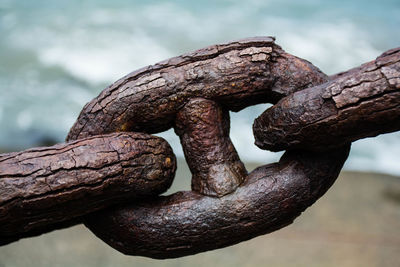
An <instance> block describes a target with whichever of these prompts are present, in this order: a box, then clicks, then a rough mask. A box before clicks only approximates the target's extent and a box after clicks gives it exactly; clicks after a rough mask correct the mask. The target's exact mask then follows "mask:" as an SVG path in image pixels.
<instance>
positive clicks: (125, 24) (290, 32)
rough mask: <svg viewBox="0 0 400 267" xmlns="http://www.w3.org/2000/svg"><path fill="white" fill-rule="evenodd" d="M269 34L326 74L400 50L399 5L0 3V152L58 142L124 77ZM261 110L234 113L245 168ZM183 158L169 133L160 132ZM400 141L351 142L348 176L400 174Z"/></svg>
mask: <svg viewBox="0 0 400 267" xmlns="http://www.w3.org/2000/svg"><path fill="white" fill-rule="evenodd" d="M259 35H263V36H265V35H272V36H275V37H276V38H277V43H278V44H280V45H281V46H282V47H283V48H284V49H285V50H286V51H288V52H290V53H293V54H295V55H297V56H300V57H303V58H305V59H307V60H309V61H311V62H313V63H314V64H315V65H316V66H318V67H319V68H321V69H322V70H323V71H324V72H325V73H327V74H333V73H336V72H339V71H344V70H347V69H349V68H352V67H355V66H358V65H359V64H361V63H363V62H366V61H370V60H373V59H374V58H375V57H377V56H378V55H379V54H381V53H382V52H384V51H385V50H388V49H390V48H393V47H396V46H399V45H400V1H399V0H370V1H363V0H355V1H354V0H353V1H344V0H339V1H323V0H303V1H289V0H247V1H238V0H223V1H211V0H207V1H189V0H186V1H183V0H182V1H178V0H175V1H149V0H146V1H144V0H143V1H122V0H114V1H106V0H96V1H95V0H86V1H85V0H79V1H78V0H65V1H50V0H49V1H46V0H36V1H28V0H25V1H23V0H19V1H15V0H0V148H4V149H11V150H18V149H24V148H27V147H31V146H35V145H38V144H42V143H49V142H50V143H51V142H53V141H54V142H62V141H63V140H64V138H65V136H66V134H67V132H68V129H69V128H70V127H71V126H72V124H73V123H74V121H75V119H76V117H77V116H78V114H79V112H80V110H81V108H82V107H83V105H84V104H85V103H86V102H88V101H90V100H91V99H92V98H93V97H95V96H97V95H98V94H99V92H100V91H101V90H102V89H103V88H105V87H106V86H107V85H109V84H110V83H112V82H113V81H115V80H117V79H118V78H120V77H122V76H124V75H125V74H127V73H129V72H131V71H133V70H135V69H137V68H140V67H143V66H146V65H149V64H154V63H156V62H158V61H160V60H163V59H166V58H169V57H172V56H176V55H179V54H182V53H184V52H188V51H191V50H194V49H198V48H201V47H204V46H207V45H210V44H215V43H219V42H225V41H230V40H235V39H240V38H244V37H251V36H259ZM266 107H267V106H266V105H258V106H255V107H252V108H248V109H245V110H244V111H242V112H240V113H237V114H232V127H231V128H232V130H231V136H232V139H233V142H234V144H235V146H236V148H237V150H238V151H239V154H240V156H241V158H242V159H243V160H245V161H257V162H263V163H264V162H265V163H266V162H272V161H275V160H277V159H278V158H279V156H280V155H281V154H279V153H270V152H267V151H262V150H260V149H258V148H256V147H255V146H254V145H253V142H254V138H253V136H252V130H251V125H252V122H253V120H254V118H255V117H257V116H258V115H259V114H261V112H262V111H263V110H265V109H266ZM162 136H164V137H165V138H166V139H167V140H168V141H169V142H170V143H171V144H172V146H173V148H174V150H175V152H176V154H177V155H178V156H182V155H183V153H182V150H181V148H180V145H179V140H178V138H177V137H176V136H175V135H174V133H173V131H168V132H166V133H163V134H162ZM399 153H400V134H398V133H394V134H387V135H382V136H379V137H377V138H369V139H365V140H361V141H357V142H355V143H354V144H353V148H352V152H351V155H350V158H349V160H348V162H347V164H346V168H347V169H357V170H366V171H379V172H385V173H390V174H395V175H400V164H399V163H398V161H397V156H398V155H399Z"/></svg>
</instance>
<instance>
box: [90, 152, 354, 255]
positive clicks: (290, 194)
mask: <svg viewBox="0 0 400 267" xmlns="http://www.w3.org/2000/svg"><path fill="white" fill-rule="evenodd" d="M348 152H349V146H347V147H344V148H337V149H335V150H334V151H327V152H324V153H308V152H303V151H291V152H287V153H286V154H285V155H284V156H283V157H282V159H281V161H280V162H279V163H276V164H271V165H266V166H262V167H259V168H257V169H256V170H254V171H253V172H251V173H250V174H249V176H248V177H247V178H246V180H245V182H244V183H243V184H242V185H241V186H240V187H238V188H237V189H236V191H235V192H234V193H232V194H229V195H226V196H223V197H221V198H215V197H209V196H204V195H201V194H199V193H196V192H193V191H192V192H179V193H176V194H174V195H171V196H167V197H158V198H156V199H153V200H151V201H146V202H140V203H134V204H131V205H128V206H126V207H122V208H120V209H110V210H108V211H102V212H100V213H98V214H95V215H91V216H90V217H88V220H87V221H86V226H87V227H89V229H91V230H92V231H93V232H94V233H95V234H96V235H97V236H98V237H100V238H101V239H102V240H103V241H105V242H107V243H108V244H109V245H111V246H112V247H113V248H115V249H117V250H119V251H121V252H123V253H125V254H128V255H140V256H147V257H152V258H159V259H163V258H175V257H181V256H186V255H192V254H195V253H199V252H202V251H207V250H212V249H216V248H222V247H226V246H229V245H233V244H236V243H238V242H241V241H244V240H248V239H250V238H253V237H256V236H258V235H261V234H266V233H269V232H272V231H275V230H278V229H280V228H282V227H284V226H287V225H288V224H291V223H292V222H293V220H294V219H295V218H296V217H297V216H299V215H300V213H301V212H302V211H303V210H304V209H306V208H307V207H308V206H310V205H311V204H313V203H314V202H315V201H316V200H317V199H318V198H319V197H320V196H322V195H323V194H324V193H325V191H326V190H328V188H329V187H330V186H331V185H332V184H333V182H334V181H335V179H336V178H337V176H338V174H339V172H340V170H341V168H342V166H343V163H344V161H345V160H346V158H347V155H348Z"/></svg>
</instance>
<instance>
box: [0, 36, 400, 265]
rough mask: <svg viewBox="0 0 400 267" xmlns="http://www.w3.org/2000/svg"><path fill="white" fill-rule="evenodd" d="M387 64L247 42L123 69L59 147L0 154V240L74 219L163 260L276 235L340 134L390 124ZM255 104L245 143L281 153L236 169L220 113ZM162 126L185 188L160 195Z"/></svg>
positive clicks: (167, 159)
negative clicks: (345, 67) (263, 107)
mask: <svg viewBox="0 0 400 267" xmlns="http://www.w3.org/2000/svg"><path fill="white" fill-rule="evenodd" d="M399 62H400V50H399V49H394V50H390V51H388V52H386V53H385V54H383V55H382V56H381V57H379V58H378V59H377V60H376V61H373V62H370V63H368V64H365V65H363V66H361V67H360V68H356V69H353V70H350V71H348V72H346V73H342V74H339V75H336V76H333V77H328V76H326V75H325V74H323V73H322V72H321V71H320V70H319V69H317V68H316V67H314V66H313V65H312V64H311V63H309V62H307V61H305V60H302V59H300V58H297V57H295V56H292V55H290V54H288V53H286V52H285V51H283V50H282V48H280V47H279V46H278V45H276V44H275V42H274V39H273V38H271V37H257V38H249V39H244V40H240V41H236V42H231V43H226V44H220V45H214V46H210V47H207V48H204V49H200V50H197V51H195V52H193V53H189V54H185V55H182V56H179V57H175V58H171V59H169V60H167V61H163V62H161V63H158V64H156V65H153V66H149V67H146V68H143V69H141V70H139V71H136V72H133V73H131V74H129V75H127V76H125V77H124V78H122V79H120V80H118V81H117V82H115V83H114V84H112V85H111V86H110V87H108V88H106V89H105V90H104V91H102V92H101V94H100V95H99V96H98V97H97V98H95V99H94V100H92V101H91V102H89V103H88V104H87V105H86V106H85V107H84V109H83V110H82V112H81V114H80V116H79V118H78V120H77V122H76V123H75V124H74V126H73V127H72V128H71V131H70V133H69V134H68V137H67V141H68V143H66V144H60V145H56V146H54V147H50V148H40V149H33V150H27V151H23V152H19V153H10V154H3V155H1V156H0V196H1V197H0V215H1V218H2V219H0V224H1V225H2V227H1V230H0V244H7V243H9V242H12V241H15V240H18V239H19V238H22V237H27V236H32V235H37V234H40V233H43V232H47V231H51V230H53V229H57V228H61V227H65V226H67V225H72V224H76V223H81V222H83V221H84V222H85V224H86V226H87V227H88V228H89V229H90V230H92V231H93V232H94V233H95V234H96V235H97V236H98V237H100V238H101V239H102V240H104V241H105V242H106V243H108V244H109V245H111V246H112V247H114V248H116V249H117V250H119V251H121V252H123V253H125V254H129V255H142V256H148V257H153V258H171V257H180V256H185V255H191V254H195V253H198V252H202V251H206V250H211V249H216V248H221V247H225V246H229V245H232V244H235V243H238V242H241V241H244V240H248V239H250V238H253V237H255V236H258V235H260V234H265V233H269V232H271V231H275V230H277V229H280V228H282V227H284V226H286V225H288V224H290V223H292V222H293V220H294V219H295V218H296V217H297V216H299V215H300V214H301V212H302V211H304V210H305V209H306V208H307V207H308V206H310V205H312V204H313V203H314V202H315V201H316V200H317V199H318V198H319V197H321V196H322V195H323V194H324V193H325V192H326V191H327V190H328V189H329V187H330V186H331V185H332V184H333V183H334V181H335V180H336V178H337V176H338V174H339V172H340V170H341V168H342V166H343V164H344V162H345V160H346V158H347V156H348V153H349V150H350V143H351V142H352V141H355V140H357V139H360V138H364V137H368V136H375V135H377V134H380V133H385V132H391V131H398V130H400V105H399V103H400V101H399V100H400V92H399V89H400V63H399ZM266 102H268V103H273V104H275V105H274V106H273V107H272V108H270V109H268V110H267V111H266V112H265V113H263V114H262V115H261V116H260V118H258V119H257V120H256V121H255V124H254V133H255V136H256V144H257V145H258V146H260V147H261V148H263V149H270V150H274V151H276V150H284V149H288V151H287V152H286V153H285V154H284V155H283V156H282V158H281V160H280V161H279V162H278V163H274V164H268V165H264V166H261V167H259V168H257V169H256V170H254V171H252V172H250V173H247V171H246V169H245V168H244V165H243V163H242V162H241V161H240V158H239V156H238V155H237V152H236V150H235V148H234V146H233V144H232V142H231V140H230V138H229V128H230V121H229V111H240V110H241V109H243V108H245V107H248V106H250V105H254V104H258V103H266ZM169 128H174V129H175V132H176V133H177V135H178V136H179V137H180V139H181V143H182V146H183V150H184V153H185V158H186V161H187V162H188V165H189V167H190V170H191V172H192V175H193V176H192V191H188V192H178V193H175V194H173V195H170V196H166V197H161V196H157V195H159V194H160V193H161V192H163V191H165V190H166V189H167V188H168V187H169V186H170V184H171V182H172V179H173V176H174V174H175V169H176V160H175V156H174V155H173V152H172V150H171V148H170V147H169V145H168V144H167V143H166V142H165V141H164V140H163V139H161V138H158V137H154V136H151V135H149V134H151V133H157V132H161V131H165V130H167V129H169ZM121 132H122V133H121ZM138 199H142V200H138ZM117 203H118V204H123V205H120V206H118V208H116V207H115V206H114V205H115V204H117Z"/></svg>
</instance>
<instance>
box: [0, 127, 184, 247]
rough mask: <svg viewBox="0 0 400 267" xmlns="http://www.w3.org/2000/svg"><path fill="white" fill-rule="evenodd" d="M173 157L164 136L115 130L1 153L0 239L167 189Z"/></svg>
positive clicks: (34, 231) (4, 240) (51, 226)
mask: <svg viewBox="0 0 400 267" xmlns="http://www.w3.org/2000/svg"><path fill="white" fill-rule="evenodd" d="M175 169H176V160H175V155H174V154H173V152H172V149H171V147H170V146H169V145H168V143H167V142H165V140H163V139H161V138H158V137H154V136H150V135H148V134H140V133H114V134H109V135H104V136H96V137H90V138H86V139H81V140H79V141H75V142H71V143H67V144H59V145H55V146H52V147H45V148H34V149H29V150H26V151H22V152H18V153H9V154H2V155H0V244H5V243H9V242H11V241H15V240H17V239H19V238H20V237H24V236H29V235H33V234H38V233H41V232H47V231H50V230H53V229H54V227H55V225H56V224H59V223H62V222H67V221H71V220H74V219H76V218H78V217H81V216H83V215H86V214H89V213H91V212H94V211H97V210H100V209H103V208H106V207H109V206H111V205H113V204H117V203H118V204H120V203H123V202H127V201H131V200H132V199H138V198H144V197H149V196H156V195H158V194H160V193H162V192H164V191H166V190H167V189H168V188H169V186H170V185H171V183H172V180H173V178H174V175H175Z"/></svg>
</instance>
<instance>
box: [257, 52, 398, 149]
mask: <svg viewBox="0 0 400 267" xmlns="http://www.w3.org/2000/svg"><path fill="white" fill-rule="evenodd" d="M253 128H254V136H255V138H256V145H257V146H259V147H260V148H262V149H268V150H272V151H279V150H285V149H293V148H302V149H308V150H317V149H319V150H323V149H327V148H333V147H335V146H340V145H343V144H346V143H350V142H353V141H355V140H358V139H361V138H365V137H372V136H376V135H378V134H382V133H389V132H394V131H399V130H400V48H396V49H392V50H389V51H387V52H385V53H383V54H382V55H381V56H379V57H378V58H377V59H376V60H374V61H371V62H369V63H366V64H364V65H362V66H360V67H358V68H355V69H352V70H349V71H347V72H343V73H339V74H337V75H335V76H333V77H332V79H331V81H329V82H327V83H324V84H322V85H319V86H316V87H311V88H307V89H305V90H302V91H299V92H296V93H294V94H292V95H289V96H287V97H285V98H283V99H282V100H281V101H279V102H278V103H277V104H276V105H274V106H273V107H271V108H270V109H268V110H266V111H265V112H264V113H263V114H262V115H261V116H260V117H259V118H257V119H256V120H255V122H254V126H253Z"/></svg>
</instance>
